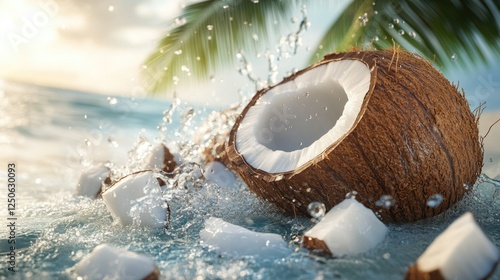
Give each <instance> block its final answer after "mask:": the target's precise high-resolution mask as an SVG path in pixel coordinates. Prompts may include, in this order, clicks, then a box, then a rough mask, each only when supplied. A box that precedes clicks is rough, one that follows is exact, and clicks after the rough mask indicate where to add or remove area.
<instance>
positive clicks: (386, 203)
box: [375, 195, 396, 209]
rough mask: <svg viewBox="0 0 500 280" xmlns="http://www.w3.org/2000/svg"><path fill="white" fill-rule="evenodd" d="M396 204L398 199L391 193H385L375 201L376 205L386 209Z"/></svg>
mask: <svg viewBox="0 0 500 280" xmlns="http://www.w3.org/2000/svg"><path fill="white" fill-rule="evenodd" d="M394 204H396V200H395V199H394V198H393V197H392V196H390V195H383V196H381V197H380V199H379V200H377V201H376V202H375V205H377V206H378V207H382V208H385V209H389V208H391V207H392V206H394Z"/></svg>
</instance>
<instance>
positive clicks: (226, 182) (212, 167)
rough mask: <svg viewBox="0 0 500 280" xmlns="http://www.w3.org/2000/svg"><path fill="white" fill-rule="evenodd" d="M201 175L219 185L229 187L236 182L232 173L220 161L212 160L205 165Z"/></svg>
mask: <svg viewBox="0 0 500 280" xmlns="http://www.w3.org/2000/svg"><path fill="white" fill-rule="evenodd" d="M204 171H205V172H204V173H203V175H204V176H205V178H207V179H208V180H210V181H212V182H214V183H215V184H217V185H218V186H220V187H223V188H231V187H233V186H234V185H235V183H236V177H235V176H234V174H233V173H232V172H231V171H230V170H229V169H228V168H227V167H226V166H225V165H224V164H222V163H221V162H219V161H212V162H209V163H208V164H207V165H206V166H205V170H204Z"/></svg>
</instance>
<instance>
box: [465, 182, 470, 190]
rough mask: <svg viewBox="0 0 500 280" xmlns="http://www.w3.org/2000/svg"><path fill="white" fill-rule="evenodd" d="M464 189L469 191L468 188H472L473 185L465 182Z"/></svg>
mask: <svg viewBox="0 0 500 280" xmlns="http://www.w3.org/2000/svg"><path fill="white" fill-rule="evenodd" d="M464 189H465V190H466V191H468V190H472V186H471V185H469V184H467V183H464Z"/></svg>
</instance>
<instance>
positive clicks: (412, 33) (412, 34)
mask: <svg viewBox="0 0 500 280" xmlns="http://www.w3.org/2000/svg"><path fill="white" fill-rule="evenodd" d="M408 35H409V36H410V37H411V38H415V37H417V34H416V33H415V32H413V31H410V33H408Z"/></svg>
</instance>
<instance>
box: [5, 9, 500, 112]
mask: <svg viewBox="0 0 500 280" xmlns="http://www.w3.org/2000/svg"><path fill="white" fill-rule="evenodd" d="M186 1H188V0H85V1H81V0H2V1H1V2H0V35H1V37H0V78H4V79H7V80H14V81H20V82H26V83H32V84H38V85H46V86H53V87H61V88H68V89H75V90H82V91H89V92H94V93H101V94H109V95H134V94H136V92H134V91H135V90H136V89H137V86H138V85H140V84H141V81H140V79H139V72H140V71H142V65H143V62H144V60H145V58H146V57H147V56H148V54H150V53H151V52H152V51H153V50H155V49H156V46H157V43H158V41H159V40H160V39H161V37H162V36H163V35H165V34H166V32H167V30H168V27H169V26H170V25H171V24H172V21H173V19H174V18H175V17H176V16H178V15H179V13H180V11H181V9H182V6H183V5H185V4H186V3H190V2H186ZM191 2H192V1H191ZM337 3H338V4H336V5H337V6H336V7H335V8H337V9H333V10H329V11H325V9H324V8H322V7H321V5H311V7H308V17H309V19H310V21H311V24H312V25H311V28H310V29H309V30H308V31H307V32H306V33H304V35H303V42H304V44H303V46H301V50H300V52H299V54H298V55H296V56H295V57H293V58H291V59H288V60H287V61H284V62H282V63H281V65H279V67H280V71H281V73H282V74H283V73H285V72H287V71H290V70H291V69H292V68H298V69H300V68H303V67H305V66H307V63H306V62H307V59H308V57H309V56H310V51H307V50H306V49H307V47H314V46H315V45H316V44H317V42H318V40H319V38H320V34H322V33H323V32H324V31H325V30H326V28H327V27H328V25H329V23H330V22H331V21H332V20H333V19H335V18H336V14H338V12H340V11H341V10H342V7H343V6H345V5H346V3H348V1H339V2H337ZM326 13H327V14H328V16H325V14H326ZM296 17H297V18H299V19H300V17H301V15H300V9H297V14H296ZM297 25H298V23H295V24H290V30H289V31H288V32H294V31H295V30H296V29H297ZM282 35H286V34H282ZM273 40H274V42H276V43H277V41H278V40H279V38H272V39H270V40H269V41H270V42H273ZM269 47H271V48H272V47H273V44H272V43H271V44H270V46H269ZM263 51H264V50H263ZM249 60H250V61H251V62H252V63H253V64H254V65H253V66H254V73H255V74H256V75H257V76H259V77H263V78H265V77H266V76H267V63H266V60H265V58H263V57H262V56H261V57H260V58H257V57H250V58H249ZM459 60H460V57H458V58H457V63H458V61H459ZM236 68H237V62H236V54H235V65H234V66H233V67H228V68H227V69H226V70H223V71H220V72H217V73H214V75H213V79H211V81H209V82H206V83H201V84H196V83H192V82H191V81H184V84H182V83H180V86H179V88H177V89H176V93H177V94H178V96H179V97H181V98H182V99H184V100H186V101H188V102H195V103H201V104H206V105H214V104H215V105H228V104H231V103H235V102H238V101H239V99H240V95H239V94H238V92H239V91H240V90H241V89H244V90H246V91H253V90H254V89H253V88H252V86H253V85H251V84H250V83H249V81H248V80H247V79H246V78H245V77H242V76H241V75H239V74H238V72H237V69H236ZM499 73H500V63H498V62H497V63H492V64H491V65H479V66H476V67H472V68H471V67H467V68H464V67H456V68H454V69H452V70H451V71H448V72H447V73H445V74H446V76H447V77H448V78H449V79H450V81H452V82H455V83H457V82H459V83H460V86H461V87H464V89H465V91H466V92H467V97H468V98H469V101H470V102H471V104H472V105H476V104H477V105H478V104H479V103H481V102H485V101H486V102H488V103H489V105H488V107H487V110H490V109H493V108H500V74H499ZM193 85H194V86H193ZM171 96H172V92H167V93H166V94H165V95H163V97H165V98H169V97H171ZM472 107H475V106H472Z"/></svg>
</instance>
